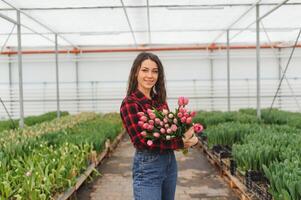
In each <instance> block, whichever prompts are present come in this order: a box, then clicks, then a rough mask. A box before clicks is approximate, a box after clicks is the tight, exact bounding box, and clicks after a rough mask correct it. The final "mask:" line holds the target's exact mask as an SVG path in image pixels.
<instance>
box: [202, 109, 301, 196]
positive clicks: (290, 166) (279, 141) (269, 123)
mask: <svg viewBox="0 0 301 200" xmlns="http://www.w3.org/2000/svg"><path fill="white" fill-rule="evenodd" d="M261 113H262V119H261V121H255V120H254V121H250V122H247V123H245V122H246V121H245V120H237V121H236V119H237V118H236V119H234V118H232V119H233V121H232V122H229V121H231V120H229V117H227V116H229V112H225V113H222V112H212V113H210V112H207V113H202V112H201V113H200V114H204V116H209V119H207V120H206V119H204V116H203V117H199V119H201V120H202V122H203V123H204V122H205V123H207V124H206V125H207V129H206V130H205V133H206V135H207V137H208V146H209V147H212V146H213V145H215V144H221V145H228V146H230V147H231V146H232V155H233V157H234V159H235V160H236V162H237V164H238V167H239V170H240V171H243V172H244V171H246V170H259V171H262V172H264V174H265V175H266V177H267V178H268V180H269V182H270V189H269V190H270V192H271V193H272V195H273V198H274V199H275V200H300V199H301V161H300V160H301V159H300V155H301V148H300V147H301V146H300V144H301V130H300V129H299V128H300V127H301V125H300V124H301V123H300V122H301V120H300V119H301V115H300V113H291V112H287V111H280V110H277V109H272V110H271V111H270V110H269V109H263V110H262V111H261ZM240 114H244V115H248V116H253V117H256V110H255V109H242V110H240V111H239V112H238V113H237V114H231V115H232V116H233V115H234V116H240ZM231 115H230V116H231ZM258 122H259V123H258Z"/></svg>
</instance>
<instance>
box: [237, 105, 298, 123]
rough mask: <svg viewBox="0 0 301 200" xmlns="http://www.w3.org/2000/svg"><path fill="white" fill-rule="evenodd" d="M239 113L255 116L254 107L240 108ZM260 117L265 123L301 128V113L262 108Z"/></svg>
mask: <svg viewBox="0 0 301 200" xmlns="http://www.w3.org/2000/svg"><path fill="white" fill-rule="evenodd" d="M239 112H240V113H244V114H248V115H252V116H256V110H255V109H241V110H239ZM261 119H262V122H263V123H265V124H278V125H289V126H292V127H295V128H301V113H297V112H289V111H283V110H279V109H276V108H273V109H271V110H270V109H268V108H266V109H262V110H261Z"/></svg>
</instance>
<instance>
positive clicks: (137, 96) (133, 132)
mask: <svg viewBox="0 0 301 200" xmlns="http://www.w3.org/2000/svg"><path fill="white" fill-rule="evenodd" d="M153 107H154V108H156V109H157V110H162V109H164V108H165V109H168V105H167V103H166V102H165V103H164V104H163V105H162V104H161V105H160V104H159V102H158V101H157V100H156V97H154V98H153V100H150V99H148V98H147V97H146V96H145V95H144V94H143V93H142V92H140V91H139V90H136V91H135V92H133V93H132V94H131V95H130V96H127V97H125V98H124V100H123V101H122V104H121V107H120V115H121V118H122V122H123V126H124V127H125V129H126V130H127V132H128V134H129V136H130V138H131V141H132V143H133V144H134V146H135V148H137V149H149V150H151V151H159V152H161V153H162V152H164V151H166V150H171V149H172V150H175V149H181V148H183V147H184V144H183V140H182V138H181V137H179V138H172V139H171V140H155V141H154V143H153V145H152V146H148V145H147V144H146V142H147V141H146V140H145V138H144V137H143V136H142V135H141V132H142V129H141V127H140V126H138V121H139V117H138V112H146V110H147V109H148V108H149V109H152V108H153Z"/></svg>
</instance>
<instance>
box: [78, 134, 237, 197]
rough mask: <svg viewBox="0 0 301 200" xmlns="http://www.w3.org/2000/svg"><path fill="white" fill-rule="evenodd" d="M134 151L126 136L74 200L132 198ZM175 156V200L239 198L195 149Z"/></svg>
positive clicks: (177, 153)
mask: <svg viewBox="0 0 301 200" xmlns="http://www.w3.org/2000/svg"><path fill="white" fill-rule="evenodd" d="M134 151H135V150H134V148H133V146H132V144H131V142H130V139H129V137H128V136H127V135H126V136H125V137H124V138H123V139H122V141H121V143H120V144H119V145H118V147H117V149H116V150H115V151H114V153H113V155H112V156H111V157H110V158H108V159H106V160H105V161H104V162H103V163H102V164H101V165H100V166H99V167H98V170H99V172H100V173H101V175H100V176H98V177H96V178H95V179H94V180H93V181H92V182H90V183H85V184H84V185H82V187H81V188H80V189H79V191H77V194H76V195H75V196H74V199H78V200H103V199H105V200H119V199H120V200H131V199H133V195H132V172H131V168H132V158H133V155H134ZM176 157H177V161H178V169H179V173H178V182H177V190H176V200H190V199H191V200H193V199H202V200H238V199H239V198H238V197H237V196H236V195H235V193H234V192H233V191H232V190H231V189H230V188H229V187H228V185H227V184H226V183H225V182H224V181H223V180H222V178H221V177H220V176H219V175H218V172H217V171H216V169H215V168H214V167H213V166H212V165H210V164H209V163H208V161H207V159H206V158H205V157H204V156H203V155H202V153H201V152H200V151H199V150H196V149H191V150H190V152H189V154H188V155H187V156H184V155H183V154H182V153H181V152H176Z"/></svg>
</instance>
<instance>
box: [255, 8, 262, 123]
mask: <svg viewBox="0 0 301 200" xmlns="http://www.w3.org/2000/svg"><path fill="white" fill-rule="evenodd" d="M259 23H260V20H259V4H257V5H256V66H257V67H256V72H257V118H258V119H261V111H260V103H261V102H260V95H261V93H260V35H259V34H260V32H259V28H260V27H259Z"/></svg>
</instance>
